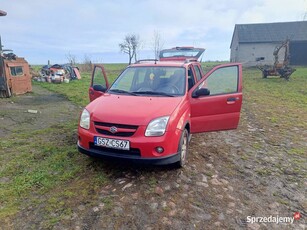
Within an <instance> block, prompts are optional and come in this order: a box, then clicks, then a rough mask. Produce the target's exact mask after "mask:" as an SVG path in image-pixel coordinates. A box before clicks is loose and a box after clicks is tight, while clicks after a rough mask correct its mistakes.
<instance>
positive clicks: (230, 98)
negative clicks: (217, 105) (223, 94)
mask: <svg viewBox="0 0 307 230" xmlns="http://www.w3.org/2000/svg"><path fill="white" fill-rule="evenodd" d="M239 99H240V98H239V97H228V98H227V104H234V103H235V102H236V101H238V100H239Z"/></svg>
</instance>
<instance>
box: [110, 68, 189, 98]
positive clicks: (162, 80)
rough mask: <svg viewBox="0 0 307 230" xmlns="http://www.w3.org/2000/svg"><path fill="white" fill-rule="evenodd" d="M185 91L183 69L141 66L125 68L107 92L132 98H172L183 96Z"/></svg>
mask: <svg viewBox="0 0 307 230" xmlns="http://www.w3.org/2000/svg"><path fill="white" fill-rule="evenodd" d="M185 91H186V78H185V68H183V67H161V66H145V67H144V66H142V67H129V68H127V69H126V70H125V71H124V72H123V73H122V74H121V75H120V76H119V77H118V78H117V79H116V80H115V82H114V83H113V85H112V87H111V88H110V89H109V91H108V92H109V93H114V94H126V95H134V96H139V95H150V96H161V97H174V96H182V95H184V94H185Z"/></svg>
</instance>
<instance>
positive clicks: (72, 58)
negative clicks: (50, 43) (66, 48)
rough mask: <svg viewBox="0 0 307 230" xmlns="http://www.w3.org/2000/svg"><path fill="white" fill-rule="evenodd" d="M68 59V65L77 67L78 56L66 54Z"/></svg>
mask: <svg viewBox="0 0 307 230" xmlns="http://www.w3.org/2000/svg"><path fill="white" fill-rule="evenodd" d="M66 59H67V61H68V63H70V64H71V65H76V63H77V62H76V55H74V54H71V53H70V52H69V53H68V54H66Z"/></svg>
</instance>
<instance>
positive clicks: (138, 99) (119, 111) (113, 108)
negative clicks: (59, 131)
mask: <svg viewBox="0 0 307 230" xmlns="http://www.w3.org/2000/svg"><path fill="white" fill-rule="evenodd" d="M182 98H183V97H149V96H148V97H144V96H130V95H129V96H128V95H115V94H105V95H103V96H101V97H99V98H97V99H96V100H94V101H93V102H91V103H90V104H89V105H88V106H87V107H86V109H87V110H88V111H89V112H90V114H91V120H92V121H100V122H107V123H115V124H131V125H148V123H149V122H150V121H151V120H153V119H155V118H157V117H162V116H169V115H171V114H172V112H173V111H174V110H175V108H176V107H177V106H178V104H179V103H180V102H181V101H182Z"/></svg>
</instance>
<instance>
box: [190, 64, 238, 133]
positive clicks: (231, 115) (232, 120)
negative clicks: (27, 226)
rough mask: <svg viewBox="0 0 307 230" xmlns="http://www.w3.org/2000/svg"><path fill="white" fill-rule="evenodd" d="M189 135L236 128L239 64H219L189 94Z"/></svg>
mask: <svg viewBox="0 0 307 230" xmlns="http://www.w3.org/2000/svg"><path fill="white" fill-rule="evenodd" d="M189 98H190V104H191V133H200V132H208V131H219V130H228V129H236V128H237V126H238V123H239V119H240V111H241V105H242V65H241V64H239V63H235V64H234V63H231V64H225V65H219V66H216V67H214V68H213V69H212V70H211V71H209V72H208V73H207V74H206V75H205V76H204V77H203V78H202V79H201V80H200V81H199V82H198V83H197V84H196V85H194V86H193V88H191V90H190V91H189Z"/></svg>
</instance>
